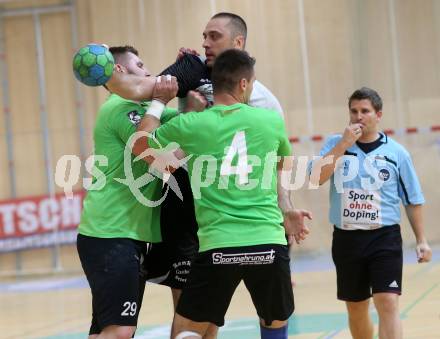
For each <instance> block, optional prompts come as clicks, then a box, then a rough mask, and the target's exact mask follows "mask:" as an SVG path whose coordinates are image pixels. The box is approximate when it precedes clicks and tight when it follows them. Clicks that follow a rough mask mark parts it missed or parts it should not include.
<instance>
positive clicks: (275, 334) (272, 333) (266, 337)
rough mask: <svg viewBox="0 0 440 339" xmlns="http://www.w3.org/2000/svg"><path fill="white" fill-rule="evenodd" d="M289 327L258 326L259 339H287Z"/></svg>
mask: <svg viewBox="0 0 440 339" xmlns="http://www.w3.org/2000/svg"><path fill="white" fill-rule="evenodd" d="M288 327H289V325H286V326H283V327H280V328H267V327H263V326H260V333H261V339H287V338H288V334H287V329H288Z"/></svg>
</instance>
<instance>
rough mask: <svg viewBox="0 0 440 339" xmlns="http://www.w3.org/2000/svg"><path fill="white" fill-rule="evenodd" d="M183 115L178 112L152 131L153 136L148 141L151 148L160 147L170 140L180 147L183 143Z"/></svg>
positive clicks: (184, 123)
mask: <svg viewBox="0 0 440 339" xmlns="http://www.w3.org/2000/svg"><path fill="white" fill-rule="evenodd" d="M185 120H186V119H185V115H183V114H180V115H178V116H177V117H175V118H173V119H171V120H169V121H168V122H167V123H165V124H163V125H161V126H159V127H158V128H157V129H156V130H155V131H154V133H153V135H154V138H150V139H149V140H148V143H149V145H150V147H151V148H162V147H165V146H166V145H168V144H169V143H171V142H176V143H178V144H179V146H180V147H182V146H183V145H184V144H185V131H186V129H185V125H186V122H185Z"/></svg>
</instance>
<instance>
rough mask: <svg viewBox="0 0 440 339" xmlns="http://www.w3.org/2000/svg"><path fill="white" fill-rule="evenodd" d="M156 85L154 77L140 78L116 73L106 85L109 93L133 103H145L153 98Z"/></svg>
mask: <svg viewBox="0 0 440 339" xmlns="http://www.w3.org/2000/svg"><path fill="white" fill-rule="evenodd" d="M155 85H156V78H155V77H141V76H138V75H133V74H127V73H122V72H119V71H117V69H116V68H115V71H114V72H113V75H112V77H111V78H110V80H109V81H108V82H107V83H106V86H107V88H108V89H109V91H110V92H112V93H115V94H117V95H119V96H120V97H123V98H125V99H129V100H134V101H145V100H151V99H152V98H153V90H154V86H155Z"/></svg>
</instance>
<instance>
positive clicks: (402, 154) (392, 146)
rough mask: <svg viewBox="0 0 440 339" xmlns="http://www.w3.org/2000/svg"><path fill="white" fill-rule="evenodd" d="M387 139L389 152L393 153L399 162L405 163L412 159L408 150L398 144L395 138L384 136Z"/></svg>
mask: <svg viewBox="0 0 440 339" xmlns="http://www.w3.org/2000/svg"><path fill="white" fill-rule="evenodd" d="M384 137H385V143H386V146H387V151H388V152H390V153H391V155H394V157H395V158H396V159H397V160H399V161H405V160H406V159H410V158H411V155H410V153H409V152H408V150H407V149H406V148H405V147H404V146H403V145H401V144H400V143H398V142H397V141H396V140H394V139H393V138H391V137H389V136H387V135H386V134H385V135H384Z"/></svg>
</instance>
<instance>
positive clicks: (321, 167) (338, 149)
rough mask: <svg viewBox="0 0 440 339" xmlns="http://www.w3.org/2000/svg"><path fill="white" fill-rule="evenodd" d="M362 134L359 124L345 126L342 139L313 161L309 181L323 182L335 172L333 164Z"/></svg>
mask: <svg viewBox="0 0 440 339" xmlns="http://www.w3.org/2000/svg"><path fill="white" fill-rule="evenodd" d="M361 135H362V130H361V127H360V124H352V125H350V126H347V127H346V128H345V131H344V134H343V136H342V139H341V140H340V141H339V142H338V143H337V144H336V145H335V146H334V147H333V148H332V149H331V150H330V151H329V152H327V153H326V154H325V155H324V156H323V157H322V158H321V159H319V160H316V161H314V162H313V167H312V173H311V175H310V181H311V183H312V184H313V185H316V186H317V183H319V185H322V184H324V183H325V182H326V181H327V180H328V179H330V177H331V176H332V175H333V173H334V172H335V166H336V163H337V161H338V159H339V158H341V157H342V156H343V155H344V154H345V151H346V150H347V149H348V148H350V147H351V146H352V145H353V144H354V143H355V142H356V141H357V140H358V139H359V138H360V137H361Z"/></svg>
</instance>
